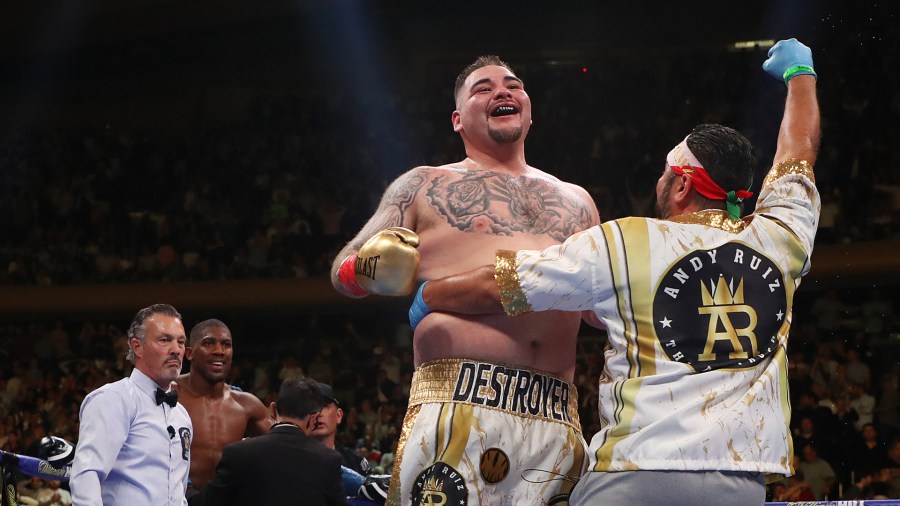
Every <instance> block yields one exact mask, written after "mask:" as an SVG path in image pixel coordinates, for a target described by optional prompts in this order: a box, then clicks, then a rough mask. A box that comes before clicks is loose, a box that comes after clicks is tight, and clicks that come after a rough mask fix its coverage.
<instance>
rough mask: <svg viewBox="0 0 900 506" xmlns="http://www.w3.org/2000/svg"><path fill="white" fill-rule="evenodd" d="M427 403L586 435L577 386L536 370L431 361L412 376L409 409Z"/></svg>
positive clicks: (486, 363)
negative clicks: (527, 420) (459, 406)
mask: <svg viewBox="0 0 900 506" xmlns="http://www.w3.org/2000/svg"><path fill="white" fill-rule="evenodd" d="M426 403H455V404H468V405H471V406H476V407H481V408H485V409H492V410H496V411H501V412H504V413H509V414H511V415H515V416H520V417H523V418H532V419H538V420H546V421H551V422H558V423H562V424H565V425H568V426H570V427H572V428H573V429H575V430H576V431H578V432H579V433H580V432H581V423H580V422H579V420H578V391H577V390H576V388H575V385H573V384H571V383H569V382H567V381H565V380H563V379H561V378H558V377H556V376H553V375H550V374H547V373H545V372H542V371H538V370H535V369H528V368H522V367H516V366H512V365H507V364H495V363H490V362H484V361H479V360H466V359H444V360H435V361H432V362H426V363H424V364H422V365H420V366H419V367H418V368H416V370H415V372H414V373H413V379H412V387H411V389H410V392H409V406H410V407H412V406H418V405H421V404H426Z"/></svg>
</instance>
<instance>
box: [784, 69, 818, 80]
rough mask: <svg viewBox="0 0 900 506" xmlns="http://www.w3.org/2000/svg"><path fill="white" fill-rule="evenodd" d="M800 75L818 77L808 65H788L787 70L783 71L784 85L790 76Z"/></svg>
mask: <svg viewBox="0 0 900 506" xmlns="http://www.w3.org/2000/svg"><path fill="white" fill-rule="evenodd" d="M802 75H811V76H813V77H815V78H816V80H818V79H819V76H818V74H816V71H815V70H813V68H812V67H810V66H809V65H794V66H793V67H788V68H787V70H785V71H784V84H785V85H786V84H787V83H788V81H789V80H790V79H791V78H792V77H794V76H802Z"/></svg>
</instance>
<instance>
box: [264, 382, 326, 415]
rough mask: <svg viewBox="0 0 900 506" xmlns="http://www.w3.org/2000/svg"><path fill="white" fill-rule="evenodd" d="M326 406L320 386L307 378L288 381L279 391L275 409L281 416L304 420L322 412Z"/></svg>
mask: <svg viewBox="0 0 900 506" xmlns="http://www.w3.org/2000/svg"><path fill="white" fill-rule="evenodd" d="M324 405H325V402H324V399H323V398H322V393H321V392H320V391H319V384H318V383H316V381H315V380H313V379H311V378H307V377H303V378H291V379H286V380H284V382H282V383H281V388H279V389H278V399H276V400H275V408H276V409H277V410H278V414H279V415H280V416H287V417H290V418H297V419H302V418H306V417H307V416H308V415H311V414H313V413H318V412H319V411H322V407H323V406H324Z"/></svg>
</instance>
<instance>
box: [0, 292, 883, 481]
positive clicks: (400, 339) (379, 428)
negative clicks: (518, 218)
mask: <svg viewBox="0 0 900 506" xmlns="http://www.w3.org/2000/svg"><path fill="white" fill-rule="evenodd" d="M799 299H800V301H799V305H798V313H797V315H798V316H797V317H796V318H795V322H796V323H795V325H794V327H793V329H792V332H791V340H790V347H789V357H790V361H789V365H790V372H789V377H790V388H791V398H792V407H793V416H792V419H791V426H792V432H793V435H794V449H795V453H796V454H797V458H798V461H797V463H796V468H797V470H798V475H797V476H796V477H794V478H792V483H791V484H790V485H791V486H792V487H794V488H792V489H791V490H798V487H800V489H799V490H803V488H802V485H804V484H806V485H810V486H812V487H813V488H821V485H822V484H824V483H826V481H825V478H823V477H822V476H823V473H824V475H825V476H826V477H827V475H828V474H829V471H828V469H830V470H831V471H830V472H831V473H833V475H834V476H835V478H836V479H835V480H834V482H833V486H832V487H831V490H832V492H831V495H830V497H832V498H834V497H837V496H838V495H841V496H844V497H850V496H851V495H852V496H855V497H874V496H876V495H879V494H882V495H887V494H890V493H893V494H898V495H893V496H892V497H898V498H900V492H898V491H897V489H896V488H889V487H891V486H893V487H896V486H897V485H898V478H900V476H898V475H897V471H896V469H897V468H900V461H897V458H900V399H898V391H900V385H898V382H900V362H898V361H897V356H898V355H897V348H898V346H900V345H898V343H897V339H896V335H897V328H896V326H895V325H896V322H895V319H894V310H895V307H894V303H893V301H892V299H891V298H887V297H885V296H884V295H883V294H882V293H881V292H880V291H878V290H864V291H861V292H860V291H843V292H839V291H837V290H829V291H823V292H801V294H800V297H799ZM185 318H187V320H186V324H187V325H188V326H190V325H191V324H192V321H191V319H190V316H189V315H185ZM356 320H357V318H354V317H352V316H351V317H339V316H333V317H329V318H319V317H315V316H311V317H309V318H307V319H305V321H304V323H303V324H302V325H294V326H292V328H290V329H285V331H284V333H283V335H281V336H277V335H267V336H266V337H265V338H264V339H263V338H262V337H261V336H256V335H253V333H254V330H253V325H252V324H251V325H244V324H234V325H232V331H233V334H234V338H235V359H234V364H233V367H232V371H231V375H230V379H229V383H231V384H233V385H235V386H238V387H240V388H241V389H243V390H245V391H248V392H251V393H253V394H255V395H257V396H258V397H259V398H260V399H261V400H262V401H263V402H264V403H265V404H266V405H268V403H269V402H271V401H273V400H274V399H275V396H276V393H277V391H278V386H279V385H280V383H281V381H283V380H284V379H287V378H291V377H297V376H304V375H305V376H311V377H313V378H315V379H316V380H318V381H322V382H326V383H329V384H331V385H333V387H334V392H335V396H336V397H338V399H339V400H340V402H341V404H342V406H343V409H344V420H343V423H342V424H341V426H340V427H339V433H338V437H337V442H338V444H342V445H344V446H346V447H348V448H352V449H355V450H356V451H358V452H359V453H360V455H362V456H365V457H366V458H368V459H369V460H370V464H371V468H372V469H373V470H374V471H375V472H385V473H388V472H390V464H391V462H392V459H393V451H394V448H395V445H396V442H397V438H398V435H399V432H400V427H401V423H402V417H403V415H404V413H405V412H406V403H407V399H408V394H409V388H410V380H411V377H412V372H413V359H412V346H411V335H410V330H409V327H408V326H407V325H406V324H403V323H393V322H395V321H399V320H391V319H384V320H383V321H380V322H374V323H373V322H372V321H371V319H366V321H365V324H363V323H362V319H361V318H360V319H359V320H360V321H356ZM126 324H127V322H95V321H83V322H63V321H57V322H55V323H52V324H44V323H33V324H22V323H13V324H8V325H6V327H4V328H2V329H0V353H2V354H3V355H5V356H3V357H2V360H0V413H4V416H3V418H2V419H0V448H2V449H4V450H6V451H12V452H16V453H23V454H27V455H34V456H37V455H38V453H37V452H38V448H37V445H38V443H39V441H40V439H41V438H42V437H43V436H45V435H56V436H60V437H63V438H65V439H67V440H70V441H73V442H76V441H77V440H78V410H79V406H80V403H81V401H82V400H83V398H84V396H85V395H86V394H87V393H88V392H91V391H92V390H94V389H96V388H98V387H99V386H101V385H103V384H104V383H107V382H110V381H115V380H117V379H119V378H122V377H124V376H126V375H127V374H129V373H130V367H131V366H130V364H129V363H128V362H126V361H125V352H126V350H127V344H126V339H125V335H124V330H123V329H124V326H125V325H126ZM604 344H605V343H604V339H603V335H602V334H600V335H592V334H587V335H584V336H582V339H581V343H580V345H579V352H578V364H577V373H576V374H577V377H576V380H575V384H576V385H577V387H578V390H579V399H580V403H581V404H580V417H581V422H582V426H583V429H584V434H585V436H586V437H587V438H588V439H590V437H591V436H592V435H593V434H594V433H595V432H596V431H597V430H598V429H599V428H600V420H599V417H598V410H597V401H598V398H597V392H596V384H597V380H598V378H599V375H600V371H601V369H602V366H603V346H604ZM261 346H265V347H266V348H261ZM273 346H277V347H278V351H277V352H274V353H273V351H272V350H273V348H272V347H273ZM185 367H186V368H187V367H189V365H188V364H187V363H186V365H185ZM809 445H812V449H813V450H815V454H813V453H811V450H810V448H809ZM892 449H893V450H892ZM892 455H893V457H894V460H891V456H892ZM822 462H824V463H827V466H828V467H827V469H823V465H822ZM891 468H893V469H895V471H894V474H890V471H883V470H884V469H891ZM892 480H893V481H892ZM785 488H787V486H785ZM773 493H774V486H773ZM773 497H774V496H773Z"/></svg>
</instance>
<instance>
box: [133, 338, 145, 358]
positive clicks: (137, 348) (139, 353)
mask: <svg viewBox="0 0 900 506" xmlns="http://www.w3.org/2000/svg"><path fill="white" fill-rule="evenodd" d="M131 349H132V350H134V356H135V358H137V357H143V356H144V346H143V345H142V344H141V340H140V339H138V338H136V337H132V338H131Z"/></svg>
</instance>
